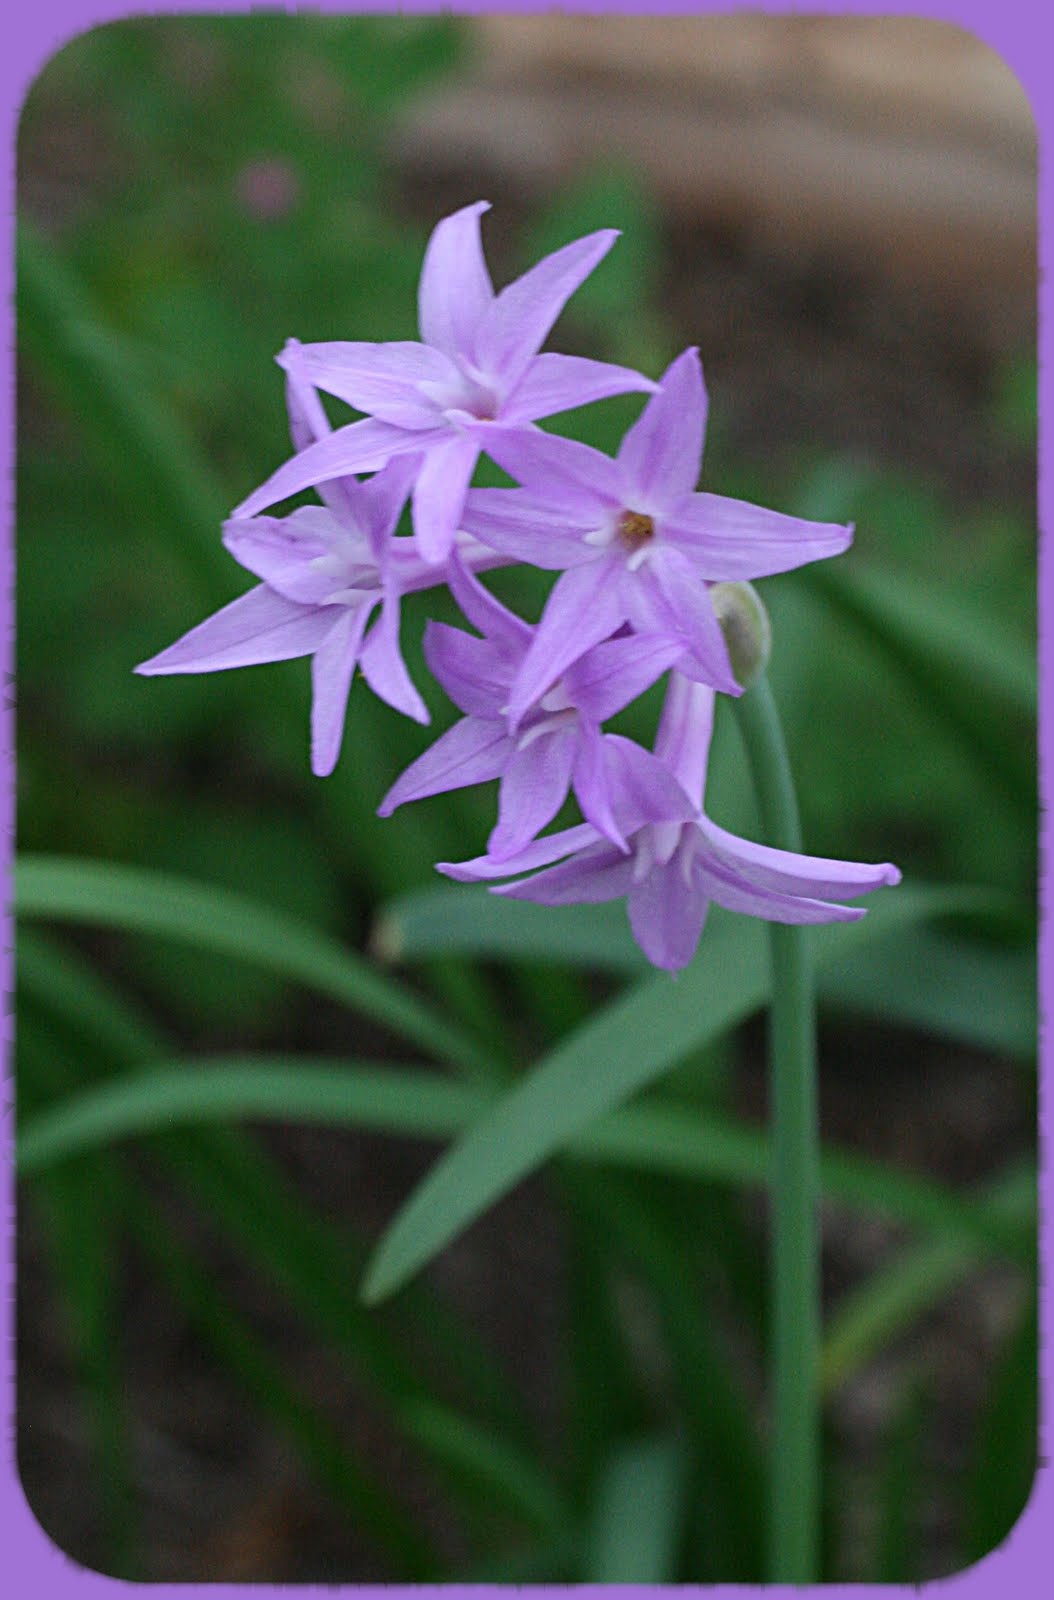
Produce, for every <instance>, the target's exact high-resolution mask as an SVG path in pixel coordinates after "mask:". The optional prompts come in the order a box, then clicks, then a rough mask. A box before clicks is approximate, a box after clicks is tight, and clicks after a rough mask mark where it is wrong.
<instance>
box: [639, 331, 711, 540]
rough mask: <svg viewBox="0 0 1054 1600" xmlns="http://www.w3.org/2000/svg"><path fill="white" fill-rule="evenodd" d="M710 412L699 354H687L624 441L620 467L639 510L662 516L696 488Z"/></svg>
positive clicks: (668, 373)
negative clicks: (707, 411) (659, 513)
mask: <svg viewBox="0 0 1054 1600" xmlns="http://www.w3.org/2000/svg"><path fill="white" fill-rule="evenodd" d="M706 409H707V408H706V389H705V388H704V386H703V369H702V367H701V366H700V364H699V352H698V351H697V350H695V349H691V350H686V351H685V352H684V354H683V355H680V356H678V357H677V360H676V361H674V362H672V363H671V365H670V366H669V367H668V368H667V370H666V373H665V376H664V377H663V378H662V380H661V381H660V384H659V392H658V394H655V395H653V396H652V398H651V399H650V400H649V401H648V403H647V405H646V406H645V407H644V410H643V411H642V412H641V414H640V416H639V417H638V418H637V421H636V422H635V423H634V424H633V426H632V427H631V428H630V429H629V431H628V433H627V434H626V435H625V436H624V438H623V440H622V445H621V447H620V449H619V453H618V462H619V466H620V467H621V468H622V470H623V473H624V475H625V492H626V494H627V496H628V497H629V501H630V503H631V505H632V506H633V509H635V510H639V511H644V512H655V511H658V510H662V509H664V508H666V507H668V506H669V505H670V504H671V502H673V501H675V500H679V499H680V498H681V497H682V496H684V495H686V494H688V493H689V492H690V491H691V490H692V489H694V488H695V486H696V484H697V483H698V481H699V468H700V466H701V465H702V458H703V435H704V432H705V430H706Z"/></svg>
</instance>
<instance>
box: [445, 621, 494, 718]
mask: <svg viewBox="0 0 1054 1600" xmlns="http://www.w3.org/2000/svg"><path fill="white" fill-rule="evenodd" d="M424 651H425V660H426V662H427V663H428V669H429V671H430V672H431V674H432V676H433V677H434V678H436V679H437V680H438V682H439V683H441V684H442V686H443V688H444V689H445V690H446V692H447V694H448V695H449V696H450V698H451V700H453V702H454V704H455V705H456V706H457V708H458V710H459V711H463V712H464V713H465V715H466V716H470V717H494V718H497V719H498V720H499V721H503V720H504V719H503V718H502V707H503V706H504V705H505V702H506V701H507V700H508V697H509V684H510V682H511V680H512V669H511V668H510V666H509V664H508V662H507V661H505V660H504V659H503V657H502V655H501V652H500V651H499V650H497V649H496V648H495V646H494V644H493V643H492V642H491V640H489V639H477V638H475V636H474V635H473V634H471V633H465V632H463V630H462V629H461V628H451V627H449V626H448V625H447V623H445V622H429V623H428V625H427V626H426V628H425V639H424Z"/></svg>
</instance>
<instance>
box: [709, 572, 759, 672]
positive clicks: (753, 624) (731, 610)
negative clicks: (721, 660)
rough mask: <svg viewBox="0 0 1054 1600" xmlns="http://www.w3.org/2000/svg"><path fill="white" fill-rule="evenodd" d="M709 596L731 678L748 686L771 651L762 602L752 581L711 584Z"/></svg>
mask: <svg viewBox="0 0 1054 1600" xmlns="http://www.w3.org/2000/svg"><path fill="white" fill-rule="evenodd" d="M710 599H711V601H712V603H713V607H714V614H715V615H716V617H717V620H718V622H719V623H720V624H721V632H722V633H723V634H724V636H725V644H726V645H727V646H728V656H729V660H730V661H731V663H732V672H733V674H734V675H735V680H736V682H737V683H738V684H740V685H741V686H742V687H743V688H744V689H749V688H750V686H751V684H752V683H756V682H757V680H758V679H759V678H760V677H761V674H762V673H763V672H764V670H765V668H766V667H767V666H768V661H769V656H770V655H771V653H772V628H771V627H770V625H769V614H768V612H767V611H766V610H765V606H764V602H763V601H762V599H761V596H760V595H759V594H758V592H757V590H756V589H755V588H754V585H753V584H752V583H715V584H714V585H713V587H712V588H711V590H710Z"/></svg>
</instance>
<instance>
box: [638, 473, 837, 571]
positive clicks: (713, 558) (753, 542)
mask: <svg viewBox="0 0 1054 1600" xmlns="http://www.w3.org/2000/svg"><path fill="white" fill-rule="evenodd" d="M662 537H663V538H664V539H668V540H669V541H670V542H671V543H672V544H676V545H677V546H678V547H679V548H680V549H681V550H683V551H684V553H685V555H686V556H688V557H689V559H690V560H691V563H692V565H693V567H694V568H695V570H696V571H697V572H698V573H699V575H700V577H704V578H709V579H711V580H712V581H714V582H719V581H722V580H728V581H734V580H736V579H739V578H744V579H747V580H750V579H752V578H766V577H769V576H771V574H772V573H775V572H790V571H791V570H792V569H793V568H794V567H801V566H804V565H805V563H806V562H809V561H820V560H823V559H824V558H825V557H827V556H837V555H840V554H841V553H842V551H843V550H848V548H849V546H850V544H851V543H852V541H853V525H852V523H846V524H842V523H837V522H806V521H804V520H803V519H802V518H801V517H788V516H784V515H783V513H782V512H780V511H768V510H766V509H765V508H764V507H763V506H753V505H750V504H749V503H748V502H747V501H745V500H729V499H727V498H726V497H725V496H724V495H720V494H693V495H689V496H688V497H687V498H686V499H684V500H682V501H681V502H680V503H679V504H678V505H671V506H670V507H669V510H668V511H667V513H666V515H665V516H664V518H663V521H662Z"/></svg>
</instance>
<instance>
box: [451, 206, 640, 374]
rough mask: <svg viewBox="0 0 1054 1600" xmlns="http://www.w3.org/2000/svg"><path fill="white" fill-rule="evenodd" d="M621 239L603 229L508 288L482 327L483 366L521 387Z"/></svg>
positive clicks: (479, 341)
mask: <svg viewBox="0 0 1054 1600" xmlns="http://www.w3.org/2000/svg"><path fill="white" fill-rule="evenodd" d="M617 238H618V231H617V229H614V228H604V229H602V230H601V231H600V232H599V233H591V234H589V235H588V236H587V237H586V238H584V239H576V240H575V241H574V243H573V244H568V245H565V246H564V248H563V249H562V250H556V251H554V252H553V254H552V255H549V256H546V257H545V258H544V260H542V261H539V262H538V264H537V266H534V267H532V268H531V270H530V271H529V272H525V273H524V274H523V276H522V278H517V279H516V281H515V283H510V284H509V285H508V286H507V287H506V288H504V289H503V290H502V291H501V293H500V294H499V295H498V297H497V299H496V300H495V301H494V303H493V305H492V306H491V307H490V309H489V310H488V312H487V314H486V316H485V317H484V318H483V320H482V322H481V323H480V326H479V334H478V337H477V340H476V352H477V355H478V358H479V365H480V366H481V367H482V368H484V369H485V370H486V371H487V372H489V373H491V374H493V375H494V376H495V377H496V378H498V379H499V380H502V381H504V383H505V384H506V385H507V386H509V387H511V386H512V385H514V384H516V383H518V382H519V380H520V378H522V376H523V374H524V372H525V371H526V370H527V364H528V362H529V361H530V359H531V357H532V356H534V355H537V353H538V351H539V350H540V349H541V347H542V345H543V344H544V342H545V339H546V337H547V335H548V333H549V330H550V328H551V327H552V325H553V323H554V322H555V321H556V319H557V317H558V316H559V315H560V312H561V311H562V310H563V308H564V306H565V305H566V304H567V301H568V300H569V299H570V298H571V296H572V295H573V294H574V292H575V290H576V289H577V288H578V286H579V284H581V283H584V282H585V280H586V278H588V277H589V274H590V273H591V272H592V271H593V268H594V267H595V266H596V265H597V264H598V262H600V261H601V260H603V258H604V256H606V255H607V253H608V251H609V250H610V249H611V246H612V245H613V244H614V242H615V240H616V239H617Z"/></svg>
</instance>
